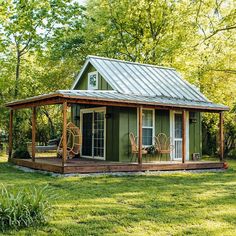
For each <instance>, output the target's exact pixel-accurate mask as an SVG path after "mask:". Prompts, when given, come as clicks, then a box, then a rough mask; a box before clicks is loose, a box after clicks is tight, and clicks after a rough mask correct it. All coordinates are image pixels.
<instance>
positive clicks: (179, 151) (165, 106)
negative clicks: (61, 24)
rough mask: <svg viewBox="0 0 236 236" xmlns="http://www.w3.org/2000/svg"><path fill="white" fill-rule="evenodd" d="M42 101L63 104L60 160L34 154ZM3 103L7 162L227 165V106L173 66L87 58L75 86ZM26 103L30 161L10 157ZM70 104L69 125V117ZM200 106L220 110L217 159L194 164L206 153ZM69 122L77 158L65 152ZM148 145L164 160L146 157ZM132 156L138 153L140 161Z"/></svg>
mask: <svg viewBox="0 0 236 236" xmlns="http://www.w3.org/2000/svg"><path fill="white" fill-rule="evenodd" d="M45 105H62V114H63V116H62V124H63V127H62V138H61V143H60V145H59V147H58V148H59V149H57V150H58V152H57V153H59V154H60V155H62V158H61V159H60V158H54V159H48V158H46V157H45V158H36V155H35V153H36V151H37V150H38V149H39V148H42V147H39V146H36V132H37V128H36V127H37V125H36V124H37V108H38V107H40V106H45ZM6 106H7V107H9V108H10V110H11V111H10V126H9V127H10V129H9V160H10V161H12V162H14V163H15V164H17V165H22V166H26V167H30V168H34V169H41V170H47V171H53V172H59V173H74V172H76V173H91V172H113V171H146V170H176V169H201V168H223V167H224V162H223V153H224V133H223V112H224V111H227V110H228V109H229V108H228V107H226V106H223V105H219V104H215V103H213V102H211V101H209V100H208V99H207V98H206V97H205V96H204V95H203V94H202V93H201V92H200V91H199V90H198V89H197V88H196V87H195V86H193V85H191V84H190V83H188V82H187V81H185V80H183V79H182V78H181V76H180V74H179V73H178V72H177V71H176V70H175V69H173V68H167V67H161V66H155V65H149V64H140V63H136V62H129V61H121V60H115V59H110V58H103V57H97V56H88V57H87V59H86V62H85V64H84V66H83V67H82V69H81V71H80V73H79V75H78V76H77V78H76V80H75V81H74V83H73V85H72V87H71V89H70V90H58V91H56V92H54V93H50V94H44V95H40V96H36V97H32V98H27V99H24V100H18V101H13V102H10V103H8V104H7V105H6ZM25 108H30V109H32V142H31V144H32V145H31V152H32V154H31V160H20V159H19V158H15V160H13V159H14V158H12V151H13V114H14V112H15V111H16V110H19V109H25ZM69 109H70V111H71V115H70V121H72V123H71V122H69V123H68V118H69V117H68V116H67V114H68V113H67V111H68V110H69ZM202 112H214V113H219V114H220V115H219V118H220V119H219V131H220V132H219V141H220V142H219V144H220V162H219V163H201V162H198V163H197V162H196V159H197V157H199V156H201V155H202V129H201V114H202ZM69 124H70V125H71V124H72V125H73V127H75V128H76V129H77V130H79V132H78V133H79V135H77V136H79V137H81V138H82V142H81V138H80V142H79V143H77V144H76V145H77V146H76V147H77V154H79V155H78V156H79V158H73V160H70V156H69V155H68V139H67V134H68V129H67V128H68V125H69ZM131 134H132V135H131ZM160 134H162V135H164V137H166V139H167V140H168V142H169V143H168V145H169V147H168V149H165V148H163V150H161V148H158V147H157V145H156V144H157V143H158V142H157V140H158V137H159V136H160ZM130 136H132V137H136V139H135V138H133V139H132V138H130ZM132 140H133V141H132ZM131 144H132V145H131ZM78 146H79V147H78ZM134 146H135V147H136V149H134V148H133V147H134ZM170 147H171V148H170ZM43 148H44V150H45V149H48V148H50V146H49V147H43ZM153 148H154V149H153ZM151 149H152V150H155V154H156V153H159V154H160V153H161V152H163V153H164V154H165V155H164V158H163V156H162V157H161V158H160V159H161V161H165V163H164V164H161V163H160V162H159V160H158V161H156V159H155V158H156V155H150V156H149V157H150V158H149V159H148V158H146V160H145V163H144V162H142V160H143V157H144V158H145V157H147V155H146V156H144V154H146V153H145V152H147V150H149V151H150V150H151ZM73 150H74V149H73ZM151 154H154V152H151ZM134 155H135V156H136V157H138V158H137V159H135V160H133V159H132V158H133V156H134ZM159 156H161V155H159ZM73 157H76V155H74V156H73ZM152 157H153V158H154V160H152ZM68 158H69V159H68ZM162 158H163V160H162ZM36 159H37V161H36ZM192 160H195V162H192ZM162 163H163V162H162Z"/></svg>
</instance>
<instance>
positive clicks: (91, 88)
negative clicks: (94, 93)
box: [88, 71, 98, 90]
mask: <svg viewBox="0 0 236 236" xmlns="http://www.w3.org/2000/svg"><path fill="white" fill-rule="evenodd" d="M91 75H96V82H97V83H96V86H95V87H92V86H91V85H90V83H89V77H90V76H91ZM96 89H98V72H97V71H93V72H89V73H88V90H96Z"/></svg>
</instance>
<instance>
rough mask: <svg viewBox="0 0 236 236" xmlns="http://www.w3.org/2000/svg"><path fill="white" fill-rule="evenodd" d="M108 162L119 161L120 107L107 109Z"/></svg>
mask: <svg viewBox="0 0 236 236" xmlns="http://www.w3.org/2000/svg"><path fill="white" fill-rule="evenodd" d="M107 114H108V115H109V116H110V117H109V118H107V119H106V160H108V161H119V107H107Z"/></svg>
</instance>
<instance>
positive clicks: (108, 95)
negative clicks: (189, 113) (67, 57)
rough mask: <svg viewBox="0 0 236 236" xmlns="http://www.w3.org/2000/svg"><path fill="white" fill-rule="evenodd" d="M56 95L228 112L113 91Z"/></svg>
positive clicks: (206, 104) (212, 105) (209, 104)
mask: <svg viewBox="0 0 236 236" xmlns="http://www.w3.org/2000/svg"><path fill="white" fill-rule="evenodd" d="M57 93H60V94H63V95H66V96H73V97H74V96H78V98H79V97H88V98H94V99H96V98H100V99H107V100H109V99H112V100H117V101H119V100H122V101H124V100H126V101H132V102H137V103H149V104H152V105H155V104H162V105H172V106H173V107H181V106H183V107H189V108H206V109H207V108H212V109H214V108H215V109H222V110H228V107H226V106H224V105H221V104H215V103H212V102H201V101H193V100H183V99H177V98H168V97H158V96H155V97H153V96H140V95H134V94H121V93H118V92H117V91H114V90H58V91H57Z"/></svg>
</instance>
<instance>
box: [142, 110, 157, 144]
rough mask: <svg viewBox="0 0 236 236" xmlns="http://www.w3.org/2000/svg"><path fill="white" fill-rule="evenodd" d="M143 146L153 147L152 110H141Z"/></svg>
mask: <svg viewBox="0 0 236 236" xmlns="http://www.w3.org/2000/svg"><path fill="white" fill-rule="evenodd" d="M142 127H143V145H144V146H150V145H153V136H154V134H153V132H154V110H143V124H142Z"/></svg>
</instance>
